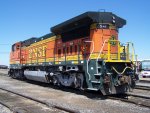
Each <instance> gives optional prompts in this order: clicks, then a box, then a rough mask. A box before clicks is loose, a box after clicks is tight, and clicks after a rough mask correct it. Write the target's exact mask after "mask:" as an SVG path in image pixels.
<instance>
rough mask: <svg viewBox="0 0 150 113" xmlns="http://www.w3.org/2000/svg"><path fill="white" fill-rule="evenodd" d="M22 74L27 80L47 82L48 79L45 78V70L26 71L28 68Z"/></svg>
mask: <svg viewBox="0 0 150 113" xmlns="http://www.w3.org/2000/svg"><path fill="white" fill-rule="evenodd" d="M24 76H25V77H26V78H27V79H29V80H34V81H39V82H46V83H48V80H47V79H46V72H45V71H28V70H25V71H24Z"/></svg>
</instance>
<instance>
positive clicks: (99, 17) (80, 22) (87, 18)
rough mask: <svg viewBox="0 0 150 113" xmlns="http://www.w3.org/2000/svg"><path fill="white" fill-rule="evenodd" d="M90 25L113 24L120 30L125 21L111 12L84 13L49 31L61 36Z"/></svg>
mask: <svg viewBox="0 0 150 113" xmlns="http://www.w3.org/2000/svg"><path fill="white" fill-rule="evenodd" d="M113 21H115V23H113ZM92 23H113V24H115V26H116V27H117V28H121V27H123V26H124V25H125V24H126V20H124V19H122V18H120V17H118V16H116V15H115V14H113V13H111V12H86V13H83V14H81V15H79V16H76V17H74V18H72V19H70V20H67V21H65V22H63V23H61V24H58V25H56V26H54V27H52V28H51V31H52V32H53V33H55V34H62V33H65V32H69V31H72V30H74V29H77V28H80V27H89V26H90V25H91V24H92Z"/></svg>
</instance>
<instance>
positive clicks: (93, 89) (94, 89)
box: [87, 88, 98, 91]
mask: <svg viewBox="0 0 150 113" xmlns="http://www.w3.org/2000/svg"><path fill="white" fill-rule="evenodd" d="M87 89H88V90H92V91H98V89H96V88H87Z"/></svg>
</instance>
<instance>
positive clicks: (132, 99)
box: [0, 81, 150, 113]
mask: <svg viewBox="0 0 150 113" xmlns="http://www.w3.org/2000/svg"><path fill="white" fill-rule="evenodd" d="M28 82H29V83H30V84H36V85H39V86H44V87H48V86H47V84H42V83H41V84H40V83H39V82H33V81H28ZM51 87H54V88H55V87H56V86H51ZM56 89H57V87H56ZM58 89H60V88H58ZM0 90H3V91H7V92H10V93H12V94H16V95H18V96H21V97H24V98H26V99H28V100H32V101H35V102H37V103H40V104H42V105H45V106H46V107H47V108H53V109H57V110H60V111H61V112H62V111H63V112H71V113H76V112H79V111H78V110H74V109H68V108H63V107H62V106H57V105H51V104H49V103H46V102H45V101H41V100H37V99H35V98H32V97H28V96H26V95H23V93H16V92H13V90H9V89H7V90H6V89H2V88H0ZM136 90H137V89H136ZM63 91H66V92H75V93H77V94H79V95H85V96H87V97H88V98H91V99H96V100H97V99H99V100H101V99H113V100H120V101H123V102H127V103H133V104H136V105H140V106H143V107H148V108H150V102H149V101H150V98H147V97H144V96H141V95H135V94H126V95H112V96H102V95H100V93H99V92H94V93H93V92H86V91H85V92H81V91H79V90H74V89H71V88H69V89H68V88H63ZM142 92H144V91H143V90H142ZM145 92H147V91H145ZM135 93H136V92H135ZM0 94H1V93H0ZM0 97H1V96H0ZM0 99H1V98H0ZM0 102H1V101H0ZM2 104H3V103H2ZM4 104H5V103H4ZM4 104H3V105H4ZM6 106H7V104H6ZM8 107H9V109H11V108H12V106H8ZM13 110H14V108H13ZM15 110H16V109H15ZM20 113H21V112H20ZM35 113H36V112H35Z"/></svg>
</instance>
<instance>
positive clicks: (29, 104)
mask: <svg viewBox="0 0 150 113" xmlns="http://www.w3.org/2000/svg"><path fill="white" fill-rule="evenodd" d="M0 104H2V105H3V106H5V107H7V108H8V109H10V110H11V111H12V112H13V113H50V112H54V113H78V111H75V110H72V109H67V108H63V107H61V106H57V105H50V104H48V103H46V102H44V101H40V100H38V99H34V98H31V97H28V96H25V95H23V94H19V93H16V92H13V91H10V90H7V89H3V88H0Z"/></svg>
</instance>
